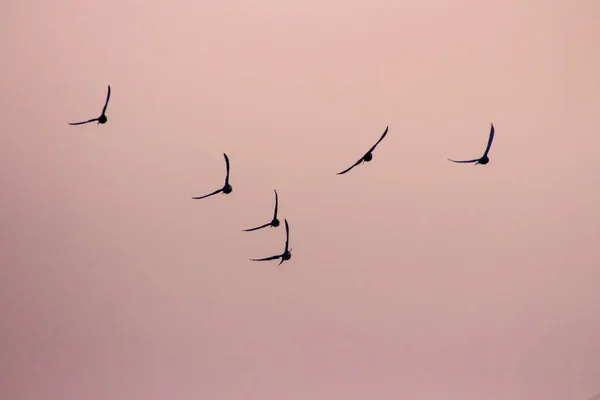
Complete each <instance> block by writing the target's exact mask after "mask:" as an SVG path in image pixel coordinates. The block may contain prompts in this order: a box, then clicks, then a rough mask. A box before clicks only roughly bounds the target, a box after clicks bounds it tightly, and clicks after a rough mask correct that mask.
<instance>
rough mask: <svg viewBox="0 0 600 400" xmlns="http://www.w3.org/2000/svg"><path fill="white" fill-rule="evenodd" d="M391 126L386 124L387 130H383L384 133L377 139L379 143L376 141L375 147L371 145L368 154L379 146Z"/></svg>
mask: <svg viewBox="0 0 600 400" xmlns="http://www.w3.org/2000/svg"><path fill="white" fill-rule="evenodd" d="M389 128H390V127H389V126H386V128H385V131H384V132H383V135H381V137H380V138H379V140H378V141H377V143H375V144H374V145H373V147H371V148H370V149H369V151H368V152H367V154H368V153H370V152H372V151H373V150H375V147H377V145H378V144H379V142H381V141H382V140H383V138H384V137H385V135H387V133H388V129H389Z"/></svg>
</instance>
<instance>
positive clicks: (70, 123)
mask: <svg viewBox="0 0 600 400" xmlns="http://www.w3.org/2000/svg"><path fill="white" fill-rule="evenodd" d="M94 121H98V118H92V119H88V120H87V121H82V122H69V125H82V124H87V123H88V122H94Z"/></svg>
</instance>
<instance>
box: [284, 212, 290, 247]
mask: <svg viewBox="0 0 600 400" xmlns="http://www.w3.org/2000/svg"><path fill="white" fill-rule="evenodd" d="M289 244H290V226H289V225H288V222H287V219H286V220H285V251H288V245H289Z"/></svg>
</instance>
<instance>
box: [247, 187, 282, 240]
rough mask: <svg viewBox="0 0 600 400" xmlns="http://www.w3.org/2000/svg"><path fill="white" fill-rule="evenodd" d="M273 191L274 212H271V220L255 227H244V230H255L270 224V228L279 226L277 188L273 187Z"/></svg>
mask: <svg viewBox="0 0 600 400" xmlns="http://www.w3.org/2000/svg"><path fill="white" fill-rule="evenodd" d="M273 191H274V192H275V213H274V214H273V219H272V220H271V222H269V223H267V224H264V225H261V226H257V227H256V228H250V229H244V230H243V231H244V232H251V231H256V230H258V229H262V228H266V227H267V226H271V227H272V228H277V227H278V226H279V220H278V219H277V205H278V203H279V201H278V199H277V190H275V189H273Z"/></svg>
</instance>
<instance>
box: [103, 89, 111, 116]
mask: <svg viewBox="0 0 600 400" xmlns="http://www.w3.org/2000/svg"><path fill="white" fill-rule="evenodd" d="M108 99H110V85H108V93H107V94H106V101H105V102H104V108H103V109H102V115H104V113H105V112H106V107H108Z"/></svg>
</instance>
